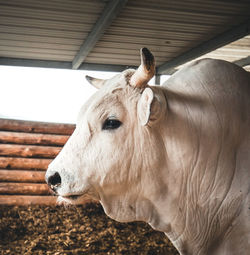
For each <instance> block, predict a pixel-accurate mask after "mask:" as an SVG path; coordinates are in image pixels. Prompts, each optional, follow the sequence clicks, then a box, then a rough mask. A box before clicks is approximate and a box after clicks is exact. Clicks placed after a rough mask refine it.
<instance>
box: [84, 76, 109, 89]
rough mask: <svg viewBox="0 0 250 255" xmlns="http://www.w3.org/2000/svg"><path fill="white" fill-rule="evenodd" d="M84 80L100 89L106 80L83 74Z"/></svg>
mask: <svg viewBox="0 0 250 255" xmlns="http://www.w3.org/2000/svg"><path fill="white" fill-rule="evenodd" d="M85 78H86V80H87V81H88V82H89V83H90V84H91V85H93V86H94V87H95V88H97V89H100V88H101V87H102V86H103V84H104V83H105V81H106V80H103V79H97V78H94V77H91V76H88V75H86V76H85Z"/></svg>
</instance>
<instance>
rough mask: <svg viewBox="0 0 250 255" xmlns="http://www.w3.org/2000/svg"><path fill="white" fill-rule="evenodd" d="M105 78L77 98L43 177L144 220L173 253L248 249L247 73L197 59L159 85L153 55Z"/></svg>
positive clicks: (113, 213) (113, 212) (64, 195)
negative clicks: (66, 132)
mask: <svg viewBox="0 0 250 255" xmlns="http://www.w3.org/2000/svg"><path fill="white" fill-rule="evenodd" d="M141 58H142V63H141V65H140V67H139V68H138V69H137V70H136V71H135V70H131V69H130V70H126V71H124V72H122V73H121V74H119V75H117V76H115V77H114V78H112V79H109V80H106V81H104V80H99V79H95V78H90V77H88V80H89V81H90V82H91V83H92V84H93V85H94V86H95V87H98V88H100V89H99V91H98V92H96V94H94V95H93V96H92V97H91V98H90V99H89V100H88V102H87V103H85V105H84V106H83V107H82V109H81V111H80V113H79V118H78V121H77V125H76V130H75V131H74V133H73V135H72V136H71V137H70V139H69V141H68V142H67V144H66V145H65V147H64V148H63V149H62V151H61V153H60V154H59V155H58V156H57V157H56V159H55V160H54V161H53V162H52V163H51V165H50V166H49V169H48V171H47V173H46V180H47V182H48V184H49V185H50V186H51V188H52V189H53V190H54V191H55V192H56V193H57V194H58V195H59V199H61V200H64V201H67V202H73V201H75V200H76V199H81V197H82V196H83V195H86V194H88V195H90V196H91V197H93V198H95V199H97V200H99V201H100V203H101V204H102V206H103V208H104V210H105V212H106V214H107V215H109V216H110V217H111V218H113V219H115V220H118V221H123V222H124V221H126V222H127V221H137V220H142V221H145V222H148V223H149V224H150V225H151V226H152V227H153V228H154V229H157V230H160V231H163V232H165V233H166V235H167V236H168V237H169V238H170V240H171V241H172V243H173V244H174V245H175V247H176V248H177V249H178V251H179V252H180V254H192V255H199V254H202V255H203V254H207V255H208V254H209V255H214V254H217V255H222V254H224V255H232V254H235V255H239V254H241V255H243V254H245V255H246V254H249V251H250V244H249V242H250V219H249V218H250V199H249V191H250V75H249V73H247V72H246V71H244V70H243V69H242V68H240V67H237V66H236V65H234V64H231V63H228V62H225V61H219V60H211V59H206V60H201V61H196V62H193V63H192V64H189V65H187V66H186V67H184V68H183V69H182V70H181V71H179V72H177V73H176V74H175V75H173V76H172V77H171V78H170V79H169V80H168V81H167V82H166V83H165V84H164V85H163V86H161V87H160V86H149V85H147V83H148V81H149V79H151V77H152V76H153V75H154V69H155V65H154V58H153V56H152V55H151V53H150V52H149V51H148V50H147V49H146V48H144V49H142V51H141Z"/></svg>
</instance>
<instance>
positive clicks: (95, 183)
mask: <svg viewBox="0 0 250 255" xmlns="http://www.w3.org/2000/svg"><path fill="white" fill-rule="evenodd" d="M154 73H155V61H154V57H153V55H152V54H151V53H150V51H149V50H148V49H146V48H143V49H142V50H141V65H140V66H139V68H138V69H137V70H132V69H128V70H125V71H124V72H122V73H121V74H119V75H116V76H115V77H113V78H112V79H109V80H100V79H95V78H91V77H89V76H87V77H86V78H87V80H88V81H89V82H90V83H91V84H92V85H94V86H95V87H96V88H98V89H99V90H98V91H97V92H96V93H95V94H94V95H93V96H92V97H91V98H90V99H89V100H88V101H87V102H86V103H85V104H84V106H83V107H82V108H81V110H80V113H79V116H78V120H77V125H76V129H75V131H74V133H73V134H72V136H71V137H70V139H69V140H68V142H67V143H66V145H65V146H64V148H63V149H62V151H61V152H60V154H59V155H58V156H57V157H56V159H55V160H54V161H53V162H52V163H51V164H50V166H49V168H48V170H47V173H46V181H47V183H48V184H49V185H50V187H51V188H52V189H53V190H54V191H55V192H56V193H57V194H58V196H59V200H63V201H66V202H70V203H73V202H74V201H75V200H77V199H81V197H83V196H84V195H89V196H91V197H93V198H95V199H97V200H99V201H100V202H101V204H102V205H103V207H104V210H105V212H106V213H107V214H108V215H109V216H111V217H112V218H115V219H117V220H120V221H131V220H146V221H148V218H150V215H148V212H152V210H148V209H149V207H150V208H151V207H152V200H153V199H154V198H156V197H157V196H158V197H159V194H160V193H161V191H160V189H161V183H160V182H161V180H162V178H161V169H162V166H163V165H165V157H166V155H165V150H164V146H163V145H162V140H161V135H162V134H161V122H162V121H163V120H164V119H165V112H166V100H165V97H164V94H163V93H162V91H161V89H159V88H158V87H153V86H151V87H150V86H149V85H147V83H148V81H149V80H150V79H151V78H152V77H153V76H154Z"/></svg>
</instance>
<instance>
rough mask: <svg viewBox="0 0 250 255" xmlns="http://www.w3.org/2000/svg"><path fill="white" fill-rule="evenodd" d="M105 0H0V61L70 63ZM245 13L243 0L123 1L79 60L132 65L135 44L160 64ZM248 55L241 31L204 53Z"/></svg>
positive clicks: (249, 4)
mask: <svg viewBox="0 0 250 255" xmlns="http://www.w3.org/2000/svg"><path fill="white" fill-rule="evenodd" d="M108 2H109V1H101V0H50V1H49V0H44V1H39V0H22V1H19V0H9V1H6V0H0V60H1V58H2V61H1V64H4V61H5V60H6V59H8V60H11V59H12V58H13V59H18V58H21V59H27V60H29V59H33V60H47V61H59V62H58V66H59V65H60V62H69V63H70V62H72V61H73V60H74V58H75V57H76V56H77V54H78V52H79V50H80V47H81V45H82V44H83V43H84V41H85V40H86V38H88V36H89V34H90V32H91V31H92V29H93V27H94V25H95V24H96V22H97V20H98V18H100V17H101V15H102V13H103V10H104V8H105V6H106V4H107V3H108ZM124 2H126V1H124ZM249 18H250V1H249V0H245V1H226V0H190V1H181V0H136V1H132V0H129V1H127V3H126V5H125V7H124V8H123V9H121V10H120V12H119V13H118V12H117V15H116V17H114V19H113V21H112V23H111V25H110V26H109V27H108V28H107V29H105V31H104V33H103V35H102V36H101V37H100V39H99V40H98V42H97V43H96V44H95V45H93V49H92V50H91V51H90V53H89V54H88V56H87V57H86V59H85V60H84V62H85V63H92V64H105V65H138V64H139V56H138V51H139V49H140V48H141V47H148V48H149V49H151V50H152V52H153V53H154V55H155V57H156V60H157V65H158V66H160V65H162V64H164V63H166V62H168V61H170V60H173V59H175V58H176V57H177V56H180V55H182V54H185V53H186V52H188V51H189V50H190V49H194V48H195V47H197V46H199V45H200V44H202V43H203V42H206V41H208V40H210V39H212V38H214V37H216V36H217V35H219V34H221V33H223V32H225V31H227V30H229V29H232V28H234V27H235V26H236V25H239V24H241V23H242V22H246V21H248V20H249ZM248 33H249V31H248ZM248 55H250V39H249V36H245V37H244V38H243V39H241V40H238V41H236V42H233V43H231V44H229V45H227V46H224V47H222V48H220V49H217V50H215V51H213V52H211V53H209V54H208V55H207V56H209V57H215V58H221V59H226V60H229V61H236V60H238V59H241V58H244V57H247V56H248ZM10 58H11V59H10ZM10 62H11V61H9V62H8V63H10ZM33 64H34V62H32V65H33Z"/></svg>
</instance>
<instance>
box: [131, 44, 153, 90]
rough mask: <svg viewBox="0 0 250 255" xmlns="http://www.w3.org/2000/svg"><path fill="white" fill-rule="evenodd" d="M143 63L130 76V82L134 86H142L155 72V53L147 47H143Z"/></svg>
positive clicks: (141, 51)
mask: <svg viewBox="0 0 250 255" xmlns="http://www.w3.org/2000/svg"><path fill="white" fill-rule="evenodd" d="M140 53H141V65H140V66H139V67H138V69H137V70H136V71H135V73H134V74H133V75H132V76H131V78H130V84H131V85H132V86H134V87H138V88H142V87H144V86H146V85H147V83H148V81H149V80H150V79H151V78H152V77H153V76H154V74H155V59H154V56H153V54H152V53H151V52H150V51H149V50H148V49H147V48H142V49H141V50H140Z"/></svg>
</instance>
